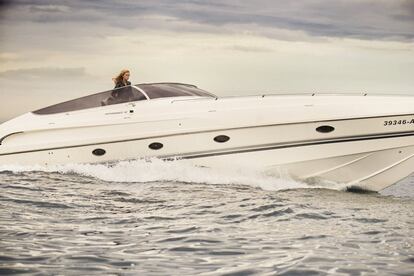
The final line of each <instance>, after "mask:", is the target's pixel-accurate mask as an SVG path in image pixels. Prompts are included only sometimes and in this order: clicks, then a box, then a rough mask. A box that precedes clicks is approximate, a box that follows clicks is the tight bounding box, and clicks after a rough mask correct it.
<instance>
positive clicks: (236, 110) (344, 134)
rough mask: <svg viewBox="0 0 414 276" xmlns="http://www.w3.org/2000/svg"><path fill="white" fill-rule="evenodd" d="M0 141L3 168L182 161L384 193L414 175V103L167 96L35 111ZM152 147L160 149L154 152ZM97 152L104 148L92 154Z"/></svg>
mask: <svg viewBox="0 0 414 276" xmlns="http://www.w3.org/2000/svg"><path fill="white" fill-rule="evenodd" d="M368 98H370V99H368ZM150 102H152V103H151V104H150ZM347 104H348V105H347ZM22 122H26V123H27V122H34V123H33V125H32V126H30V125H25V126H22ZM74 122H77V124H74ZM79 122H82V124H81V125H79ZM321 126H324V127H325V128H326V129H323V131H322V132H319V131H316V129H318V128H319V127H321ZM330 127H331V128H332V129H333V130H332V129H329V128H330ZM217 136H227V137H228V138H229V140H228V141H226V142H216V141H214V138H216V137H217ZM1 137H3V139H2V144H1V145H0V165H6V164H7V165H10V164H18V165H34V164H39V165H54V164H66V163H101V162H112V161H116V160H128V159H137V158H148V157H158V158H167V159H169V158H182V159H189V160H191V161H192V162H193V163H194V164H196V165H200V166H207V167H223V166H228V165H229V164H232V165H234V166H238V165H240V166H249V167H254V168H257V169H258V170H264V171H269V172H278V171H284V172H286V173H288V174H289V175H291V176H293V177H295V178H298V179H302V180H305V181H314V180H315V179H317V180H318V181H334V182H340V183H344V184H347V185H348V186H354V187H360V188H363V189H367V190H372V191H379V190H382V189H384V188H386V187H388V186H390V185H392V184H394V183H396V182H398V181H399V180H401V179H403V178H405V177H407V176H408V175H410V174H411V173H413V172H414V98H412V97H378V98H376V97H362V96H337V97H332V96H316V97H312V96H291V97H288V96H280V97H278V96H272V97H268V98H267V99H266V98H262V97H244V98H224V99H219V100H215V99H205V98H200V99H192V98H188V99H183V100H179V101H176V100H175V101H172V100H171V99H168V100H167V99H160V100H150V101H147V102H137V103H132V104H131V103H125V104H118V105H114V106H105V107H101V108H95V109H88V110H81V111H76V112H72V113H65V114H54V115H35V114H31V113H30V114H26V115H23V116H22V117H20V118H17V119H15V120H12V121H10V122H8V123H6V124H5V125H2V126H0V138H1ZM153 143H158V145H160V144H162V148H160V149H151V148H150V147H149V145H151V144H152V145H154V144H153ZM97 149H99V150H100V149H102V150H104V151H101V152H98V155H95V154H93V153H92V152H94V151H95V150H97ZM102 153H103V155H100V154H102Z"/></svg>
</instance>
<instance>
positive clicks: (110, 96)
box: [33, 86, 146, 114]
mask: <svg viewBox="0 0 414 276" xmlns="http://www.w3.org/2000/svg"><path fill="white" fill-rule="evenodd" d="M140 100H146V97H145V96H144V95H143V94H142V93H141V92H140V91H138V89H136V88H134V87H132V86H125V87H121V88H117V89H113V90H109V91H105V92H101V93H98V94H94V95H90V96H86V97H82V98H78V99H75V100H71V101H68V102H64V103H60V104H55V105H52V106H49V107H46V108H42V109H39V110H36V111H34V112H33V113H35V114H54V113H61V112H70V111H76V110H82V109H87V108H94V107H99V106H104V105H112V104H119V103H126V102H133V101H140Z"/></svg>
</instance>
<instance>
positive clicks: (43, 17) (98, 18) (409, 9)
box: [9, 0, 414, 40]
mask: <svg viewBox="0 0 414 276" xmlns="http://www.w3.org/2000/svg"><path fill="white" fill-rule="evenodd" d="M413 2H414V1H412V0H393V1H389V0H336V1H330V0H304V1H282V0H256V1H240V0H227V1H221V2H220V1H216V0H204V1H199V0H184V1H172V0H158V1H152V0H151V1H150V0H141V1H132V0H123V1H117V2H116V4H114V2H113V1H109V0H102V1H80V0H73V1H63V0H61V1H50V0H37V1H34V0H32V1H30V0H16V1H15V2H13V3H14V4H13V6H14V7H15V11H16V15H17V16H14V17H13V18H12V17H9V20H13V21H16V22H18V21H21V20H23V21H25V20H29V21H32V22H43V23H53V22H69V23H70V22H73V23H75V22H77V23H79V22H83V23H84V24H88V23H94V24H100V25H101V26H108V27H114V28H118V29H120V30H122V29H145V28H147V29H150V30H157V29H158V30H159V29H161V30H172V31H177V32H179V31H182V29H181V28H182V26H183V25H185V26H186V27H187V28H186V29H187V30H188V31H195V32H196V31H197V30H199V31H201V32H203V31H211V32H218V31H221V30H222V29H223V28H224V30H227V31H231V32H236V31H252V32H255V33H256V34H258V35H260V34H261V32H260V29H261V28H266V29H269V28H274V29H278V30H281V29H284V30H290V31H297V32H303V33H306V34H308V35H309V36H317V37H345V38H358V39H367V40H371V39H377V40H378V39H379V40H382V39H386V40H413V39H414V28H413V27H412V26H413V23H414V16H413V15H414V4H413ZM157 18H158V19H159V18H164V19H165V20H161V21H157V20H156V19H157ZM183 22H186V24H183ZM190 25H193V27H194V28H191V27H189V26H190ZM203 26H209V27H210V28H206V27H203ZM255 26H256V27H257V28H254V27H255ZM267 33H268V32H267ZM275 38H277V37H275Z"/></svg>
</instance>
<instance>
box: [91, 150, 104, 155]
mask: <svg viewBox="0 0 414 276" xmlns="http://www.w3.org/2000/svg"><path fill="white" fill-rule="evenodd" d="M105 153H106V151H105V150H104V149H94V150H93V151H92V154H93V155H96V156H102V155H104V154H105Z"/></svg>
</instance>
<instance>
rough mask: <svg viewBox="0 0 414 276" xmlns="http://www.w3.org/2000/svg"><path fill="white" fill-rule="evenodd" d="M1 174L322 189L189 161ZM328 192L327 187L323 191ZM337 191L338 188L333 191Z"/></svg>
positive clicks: (37, 168)
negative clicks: (73, 175)
mask: <svg viewBox="0 0 414 276" xmlns="http://www.w3.org/2000/svg"><path fill="white" fill-rule="evenodd" d="M1 171H12V172H16V173H18V172H30V171H43V172H58V173H63V174H68V173H75V174H79V175H84V176H90V177H94V178H98V179H101V180H104V181H110V182H138V183H144V182H156V181H157V182H165V181H172V182H186V183H205V184H213V185H223V184H224V185H229V184H239V185H248V186H252V187H258V188H261V189H263V190H272V191H275V190H286V189H298V188H321V187H322V186H317V185H309V184H306V183H303V182H299V181H295V180H293V179H290V178H289V177H288V176H286V175H283V176H280V175H279V176H274V175H267V174H266V173H264V172H260V171H257V170H252V169H249V168H245V167H227V168H214V169H211V168H205V167H198V166H195V165H193V164H191V163H190V162H188V161H185V160H180V161H162V160H159V159H151V160H132V161H120V162H117V163H115V164H112V165H105V164H68V165H55V166H46V167H43V166H0V172H1ZM323 188H326V187H323ZM329 188H335V187H332V186H331V187H329Z"/></svg>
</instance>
